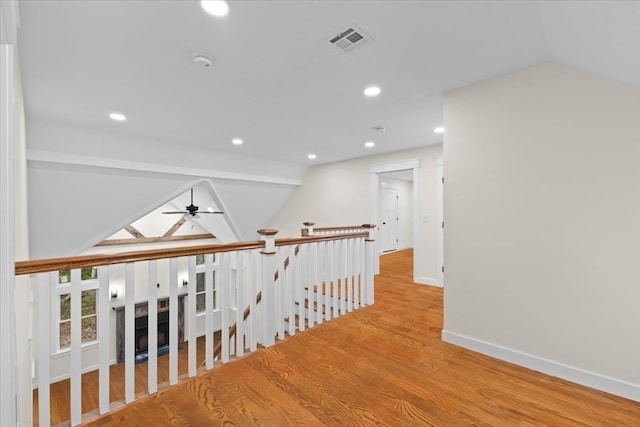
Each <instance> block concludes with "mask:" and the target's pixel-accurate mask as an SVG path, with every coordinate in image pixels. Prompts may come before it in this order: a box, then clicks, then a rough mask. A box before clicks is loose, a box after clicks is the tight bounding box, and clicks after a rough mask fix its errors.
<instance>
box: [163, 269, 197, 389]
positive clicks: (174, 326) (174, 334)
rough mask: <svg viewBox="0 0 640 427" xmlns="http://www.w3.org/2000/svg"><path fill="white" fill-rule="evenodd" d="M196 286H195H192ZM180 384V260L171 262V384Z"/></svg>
mask: <svg viewBox="0 0 640 427" xmlns="http://www.w3.org/2000/svg"><path fill="white" fill-rule="evenodd" d="M192 286H195V285H192ZM177 383H178V259H177V258H171V259H170V260H169V384H170V385H175V384H177Z"/></svg>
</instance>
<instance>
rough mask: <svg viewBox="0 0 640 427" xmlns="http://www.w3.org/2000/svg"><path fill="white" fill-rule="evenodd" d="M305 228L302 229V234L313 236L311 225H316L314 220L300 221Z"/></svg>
mask: <svg viewBox="0 0 640 427" xmlns="http://www.w3.org/2000/svg"><path fill="white" fill-rule="evenodd" d="M302 224H303V225H304V226H305V227H306V228H303V229H302V235H303V236H313V226H314V225H316V223H315V222H303V223H302Z"/></svg>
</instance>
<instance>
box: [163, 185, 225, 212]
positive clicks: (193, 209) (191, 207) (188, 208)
mask: <svg viewBox="0 0 640 427" xmlns="http://www.w3.org/2000/svg"><path fill="white" fill-rule="evenodd" d="M162 213H163V214H181V215H186V214H189V215H191V216H194V217H195V216H196V215H199V214H223V213H224V212H220V211H213V212H212V211H202V212H199V211H198V207H197V206H196V205H194V204H193V188H192V189H191V204H190V205H189V206H185V210H184V211H170V212H162Z"/></svg>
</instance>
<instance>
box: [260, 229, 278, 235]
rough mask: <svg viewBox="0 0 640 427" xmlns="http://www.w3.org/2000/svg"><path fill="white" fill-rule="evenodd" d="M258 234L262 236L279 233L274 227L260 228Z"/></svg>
mask: <svg viewBox="0 0 640 427" xmlns="http://www.w3.org/2000/svg"><path fill="white" fill-rule="evenodd" d="M258 234H259V235H261V236H275V235H276V234H278V230H276V229H273V228H261V229H260V230H258Z"/></svg>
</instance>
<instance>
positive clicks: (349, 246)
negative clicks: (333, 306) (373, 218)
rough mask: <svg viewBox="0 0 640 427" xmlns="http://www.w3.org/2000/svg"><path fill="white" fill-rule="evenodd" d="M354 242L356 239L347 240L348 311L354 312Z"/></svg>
mask: <svg viewBox="0 0 640 427" xmlns="http://www.w3.org/2000/svg"><path fill="white" fill-rule="evenodd" d="M354 240H355V239H347V311H348V312H352V311H353V293H354V290H355V284H354V281H353V280H354V277H355V273H354V269H353V265H354V256H353V251H354V243H355V242H354Z"/></svg>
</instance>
